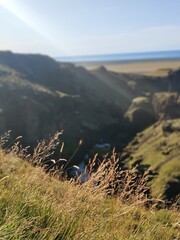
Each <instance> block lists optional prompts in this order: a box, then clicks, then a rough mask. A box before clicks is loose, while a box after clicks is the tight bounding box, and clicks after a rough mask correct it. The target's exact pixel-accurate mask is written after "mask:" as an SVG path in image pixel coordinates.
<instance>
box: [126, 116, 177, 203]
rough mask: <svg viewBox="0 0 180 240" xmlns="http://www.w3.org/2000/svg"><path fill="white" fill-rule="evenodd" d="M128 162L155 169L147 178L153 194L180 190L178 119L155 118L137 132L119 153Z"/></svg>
mask: <svg viewBox="0 0 180 240" xmlns="http://www.w3.org/2000/svg"><path fill="white" fill-rule="evenodd" d="M123 155H124V157H125V159H126V161H127V162H128V163H129V164H130V165H134V166H135V165H138V168H139V169H140V170H144V169H146V168H149V167H150V169H151V170H152V171H153V172H154V173H157V176H155V178H153V180H152V182H151V189H152V194H153V196H154V197H163V198H166V199H169V200H170V199H171V198H174V199H175V198H176V197H177V195H178V194H179V193H180V192H179V189H180V119H174V120H166V121H162V122H158V123H156V124H154V125H153V126H151V127H149V128H147V129H146V130H144V131H143V132H141V133H139V134H138V135H137V136H136V137H135V138H134V140H133V141H132V142H131V143H130V144H129V145H128V146H127V147H126V149H125V150H124V153H123Z"/></svg>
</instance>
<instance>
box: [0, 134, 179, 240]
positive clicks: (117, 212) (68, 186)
mask: <svg viewBox="0 0 180 240" xmlns="http://www.w3.org/2000/svg"><path fill="white" fill-rule="evenodd" d="M57 136H58V135H56V137H55V138H54V140H55V145H56V143H57V142H56V140H57ZM59 136H60V135H59ZM3 139H5V138H3ZM3 141H5V140H3ZM57 141H58V140H57ZM47 144H49V143H46V144H44V143H43V144H42V146H43V147H42V150H40V151H39V150H37V149H36V150H35V152H34V154H32V155H26V154H25V152H27V149H24V150H23V149H22V147H21V146H20V143H18V139H17V140H16V141H15V142H14V143H13V144H11V145H10V149H11V150H8V149H7V148H5V150H4V151H2V150H1V151H0V239H120V240H121V239H140V240H141V239H148V240H153V239H165V240H169V239H178V237H179V235H178V234H179V232H178V228H179V222H178V217H179V215H178V213H177V211H176V210H167V209H161V210H160V211H157V210H156V209H155V208H153V207H151V208H149V209H146V208H144V207H143V206H144V204H145V203H146V202H147V200H148V196H147V193H146V191H147V185H146V182H147V181H146V174H145V175H143V176H137V173H136V171H135V169H131V170H122V169H120V168H119V164H118V157H117V155H116V154H115V152H113V154H112V156H110V157H108V156H106V157H105V158H104V160H103V161H102V162H101V163H100V165H99V167H98V169H96V171H94V167H95V166H96V158H94V159H93V161H92V162H91V164H90V166H89V167H88V171H89V173H90V178H89V179H88V181H86V182H85V183H84V184H79V178H80V176H79V178H77V179H74V180H67V178H65V179H63V181H62V180H61V181H60V180H59V177H57V176H59V175H58V174H59V172H58V171H56V174H54V176H52V174H47V173H46V172H45V171H44V168H43V167H42V166H44V165H42V164H41V163H42V161H44V160H45V161H47V159H48V158H47V156H48V157H51V156H52V155H51V153H52V152H53V151H54V146H55V145H54V141H52V139H51V140H50V145H51V146H53V147H52V148H51V147H50V146H49V145H48V146H46V145H47ZM6 145H7V142H6ZM1 146H3V144H2V145H1ZM4 146H5V145H4ZM45 146H46V147H45ZM18 148H19V151H18V150H17V149H18ZM38 148H39V149H41V147H40V146H38ZM60 148H61V147H60ZM43 149H45V150H46V152H45V153H44V155H43ZM5 152H6V153H5ZM23 154H24V159H25V160H26V161H24V160H22V159H20V158H19V157H18V155H20V156H22V155H23ZM33 159H34V160H33ZM41 160H42V161H41ZM33 161H35V162H33ZM39 162H40V164H35V163H39ZM29 163H31V165H30V164H29ZM66 164H67V163H66ZM32 165H35V166H36V167H35V168H34V167H33V166H32ZM39 166H41V167H39ZM45 169H46V168H45ZM56 170H57V169H56ZM61 170H62V168H61ZM114 195H115V197H112V196H114Z"/></svg>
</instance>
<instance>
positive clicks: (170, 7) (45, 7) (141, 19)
mask: <svg viewBox="0 0 180 240" xmlns="http://www.w3.org/2000/svg"><path fill="white" fill-rule="evenodd" d="M179 10H180V0H149V1H148V0H147V1H146V0H50V1H48V0H0V33H1V37H0V50H11V51H14V52H21V53H42V54H48V55H51V56H62V55H63V56H65V55H70V56H71V55H91V54H106V53H126V52H144V51H161V50H177V49H180V14H179Z"/></svg>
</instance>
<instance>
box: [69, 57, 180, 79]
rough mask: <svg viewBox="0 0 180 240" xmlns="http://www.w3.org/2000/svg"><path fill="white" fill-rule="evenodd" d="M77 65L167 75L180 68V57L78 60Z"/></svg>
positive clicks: (92, 68)
mask: <svg viewBox="0 0 180 240" xmlns="http://www.w3.org/2000/svg"><path fill="white" fill-rule="evenodd" d="M74 64H75V65H76V66H82V67H85V68H86V69H87V70H90V71H93V70H95V69H97V68H99V67H100V66H104V67H105V68H107V69H108V70H110V71H114V72H118V73H135V74H144V75H150V76H166V75H167V74H168V71H169V70H170V69H178V68H180V58H178V59H177V58H176V59H154V60H153V59H151V60H149V59H148V60H147V59H146V60H136V61H134V60H131V61H99V62H78V63H74Z"/></svg>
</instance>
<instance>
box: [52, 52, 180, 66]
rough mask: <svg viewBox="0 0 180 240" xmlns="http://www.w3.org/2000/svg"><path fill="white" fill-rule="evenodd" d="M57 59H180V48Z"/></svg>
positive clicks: (82, 60)
mask: <svg viewBox="0 0 180 240" xmlns="http://www.w3.org/2000/svg"><path fill="white" fill-rule="evenodd" d="M55 59H56V60H57V61H62V62H73V63H77V62H113V61H114V62H131V61H142V60H143V61H146V60H171V59H180V50H173V51H159V52H141V53H116V54H104V55H87V56H62V57H56V58H55Z"/></svg>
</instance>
